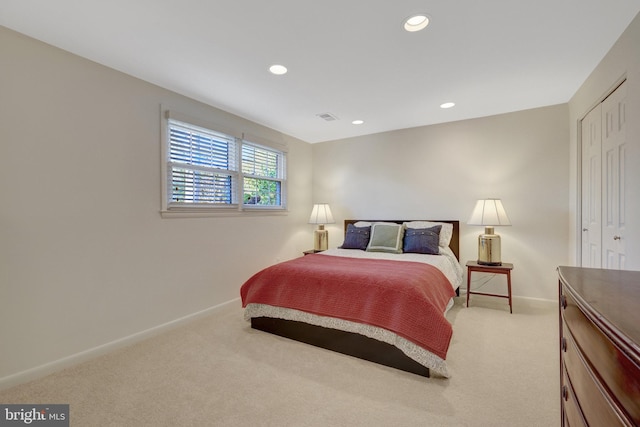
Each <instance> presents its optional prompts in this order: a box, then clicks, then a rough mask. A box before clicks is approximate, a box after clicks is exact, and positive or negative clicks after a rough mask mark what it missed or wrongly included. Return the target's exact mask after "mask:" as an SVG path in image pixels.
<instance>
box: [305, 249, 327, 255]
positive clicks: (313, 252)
mask: <svg viewBox="0 0 640 427" xmlns="http://www.w3.org/2000/svg"><path fill="white" fill-rule="evenodd" d="M318 252H322V251H320V250H318V251H317V250H315V249H309V250H308V251H304V252H302V253H303V254H304V255H309V254H317V253H318Z"/></svg>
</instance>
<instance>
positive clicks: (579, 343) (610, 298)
mask: <svg viewBox="0 0 640 427" xmlns="http://www.w3.org/2000/svg"><path fill="white" fill-rule="evenodd" d="M558 275H559V283H560V286H559V290H560V395H561V399H562V425H563V426H571V427H574V426H607V427H608V426H618V425H623V426H625V425H628V426H637V425H640V272H637V271H620V270H601V269H592V268H579V267H559V268H558Z"/></svg>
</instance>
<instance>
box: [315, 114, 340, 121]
mask: <svg viewBox="0 0 640 427" xmlns="http://www.w3.org/2000/svg"><path fill="white" fill-rule="evenodd" d="M316 116H318V117H320V118H321V119H322V120H326V121H327V122H332V121H334V120H338V118H337V117H336V116H334V115H333V114H331V113H320V114H316Z"/></svg>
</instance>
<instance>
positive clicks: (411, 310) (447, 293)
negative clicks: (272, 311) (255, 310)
mask: <svg viewBox="0 0 640 427" xmlns="http://www.w3.org/2000/svg"><path fill="white" fill-rule="evenodd" d="M454 295H455V292H454V290H453V288H452V286H451V284H450V283H449V281H448V280H447V278H446V277H445V276H444V274H442V272H441V271H440V270H438V269H437V268H435V267H433V266H431V265H428V264H422V263H418V262H408V261H389V260H377V259H376V260H373V259H361V258H348V257H340V256H331V255H318V254H316V255H307V256H304V257H300V258H296V259H293V260H291V261H286V262H282V263H280V264H276V265H273V266H271V267H268V268H266V269H264V270H262V271H260V272H258V273H256V274H255V275H254V276H253V277H251V278H250V279H249V280H248V281H247V282H245V284H244V285H242V288H241V289H240V296H241V297H242V306H243V307H246V306H247V304H252V303H254V304H268V305H272V306H276V307H285V308H292V309H296V310H301V311H305V312H308V313H312V314H317V315H321V316H328V317H336V318H340V319H344V320H349V321H353V322H359V323H365V324H369V325H373V326H377V327H381V328H385V329H388V330H390V331H392V332H395V333H396V334H398V335H400V336H402V337H404V338H406V339H407V340H409V341H412V342H414V343H415V344H418V345H419V346H421V347H423V348H425V349H426V350H428V351H430V352H432V353H434V354H436V355H438V356H439V357H441V358H442V359H446V355H447V350H448V348H449V342H450V341H451V335H452V333H453V330H452V327H451V324H450V323H449V321H447V319H446V318H445V316H444V310H445V308H446V306H447V303H448V302H449V300H450V299H451V297H453V296H454Z"/></svg>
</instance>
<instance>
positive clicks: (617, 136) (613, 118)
mask: <svg viewBox="0 0 640 427" xmlns="http://www.w3.org/2000/svg"><path fill="white" fill-rule="evenodd" d="M626 92H627V91H626V83H623V84H622V85H620V86H619V87H618V89H616V90H615V91H614V92H613V93H612V94H611V95H609V97H608V98H607V99H605V100H604V101H603V102H602V119H603V129H602V204H603V206H602V208H603V209H602V255H603V258H602V264H603V265H602V267H603V268H611V269H620V270H624V269H625V258H626V239H625V231H626V225H627V222H626V217H625V205H626V203H625V202H626V194H627V193H626V191H627V182H626V180H625V176H626V175H625V174H626V171H625V163H626V162H625V159H626V155H625V150H626V148H627V138H626V114H625V113H626V111H625V110H626V95H627V93H626Z"/></svg>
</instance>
